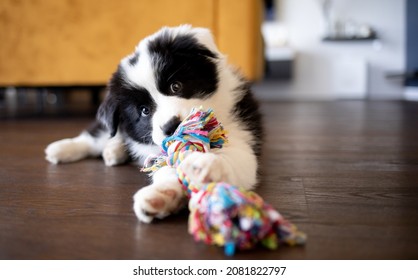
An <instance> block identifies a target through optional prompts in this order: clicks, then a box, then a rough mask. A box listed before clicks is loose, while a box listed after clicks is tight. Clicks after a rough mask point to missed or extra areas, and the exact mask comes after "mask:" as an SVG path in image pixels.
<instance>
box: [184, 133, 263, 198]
mask: <svg viewBox="0 0 418 280" xmlns="http://www.w3.org/2000/svg"><path fill="white" fill-rule="evenodd" d="M230 142H231V143H234V144H232V145H228V146H225V147H224V148H222V149H216V150H213V152H209V153H199V152H194V153H192V154H190V155H189V156H188V157H187V158H186V159H185V160H184V161H183V162H182V163H181V168H182V169H183V171H184V172H185V174H186V175H187V176H188V177H189V178H190V180H191V181H192V182H195V183H198V184H205V183H209V182H226V183H229V184H232V185H236V186H239V187H243V188H245V189H247V190H249V189H252V188H254V186H255V184H256V183H257V165H258V164H257V157H256V155H255V154H254V153H253V150H252V149H251V147H250V146H249V145H248V144H246V143H245V142H244V141H233V140H232V139H231V141H230Z"/></svg>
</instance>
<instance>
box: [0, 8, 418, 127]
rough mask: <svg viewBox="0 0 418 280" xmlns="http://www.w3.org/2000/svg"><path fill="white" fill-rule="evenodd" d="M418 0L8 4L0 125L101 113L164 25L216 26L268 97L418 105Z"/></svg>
mask: <svg viewBox="0 0 418 280" xmlns="http://www.w3.org/2000/svg"><path fill="white" fill-rule="evenodd" d="M417 14H418V1H416V0H264V1H263V0H198V1H195V0H177V1H170V0H152V1H151V0H120V1H112V0H102V1H99V0H88V1H84V0H63V1H53V0H2V1H1V2H0V42H1V43H0V118H3V119H4V118H19V117H28V116H51V115H52V116H57V115H80V114H82V115H94V113H95V110H96V108H97V106H98V104H99V103H100V100H101V99H102V98H103V94H104V92H105V86H106V83H107V81H108V79H109V77H110V75H111V74H112V72H113V71H114V70H115V69H116V67H117V65H118V63H119V61H120V59H121V58H122V57H124V56H125V55H127V54H129V53H131V52H132V51H133V50H134V47H135V45H136V44H137V43H138V42H139V41H140V39H141V38H143V37H145V36H147V35H149V34H151V33H153V32H155V31H157V30H158V29H159V28H161V27H162V26H165V25H168V26H174V25H179V24H184V23H189V24H192V25H194V26H203V27H208V28H210V29H211V30H212V32H213V34H214V36H215V38H216V42H217V44H218V46H219V48H220V50H221V51H222V52H224V53H225V54H226V55H227V56H228V59H229V61H230V62H231V63H232V64H235V65H236V66H238V67H239V68H241V70H242V72H243V73H244V74H245V76H246V77H247V78H248V79H250V80H251V81H252V83H253V88H254V92H255V94H256V95H257V97H258V98H259V99H261V100H291V101H294V100H295V101H306V100H309V101H312V100H318V101H319V100H322V101H323V100H340V99H355V100H418V87H417V86H418V51H416V50H418V31H417V30H418V17H417Z"/></svg>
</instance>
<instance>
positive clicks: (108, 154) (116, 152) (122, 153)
mask: <svg viewBox="0 0 418 280" xmlns="http://www.w3.org/2000/svg"><path fill="white" fill-rule="evenodd" d="M102 157H103V160H104V162H105V164H106V165H107V166H115V165H118V164H122V163H124V162H126V161H127V160H128V157H129V156H128V153H127V152H126V149H125V146H124V145H123V144H122V143H121V142H120V141H112V140H109V141H108V142H107V143H106V146H105V147H104V149H103V152H102Z"/></svg>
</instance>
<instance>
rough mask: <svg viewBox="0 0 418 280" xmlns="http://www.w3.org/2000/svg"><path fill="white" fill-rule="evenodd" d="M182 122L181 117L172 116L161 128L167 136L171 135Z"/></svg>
mask: <svg viewBox="0 0 418 280" xmlns="http://www.w3.org/2000/svg"><path fill="white" fill-rule="evenodd" d="M180 123H181V121H180V118H179V117H177V116H176V117H172V118H171V119H170V120H169V121H168V122H166V123H165V124H164V125H163V126H162V127H161V130H162V131H163V132H164V134H165V135H166V136H171V135H173V133H174V131H176V129H177V127H178V126H179V124H180Z"/></svg>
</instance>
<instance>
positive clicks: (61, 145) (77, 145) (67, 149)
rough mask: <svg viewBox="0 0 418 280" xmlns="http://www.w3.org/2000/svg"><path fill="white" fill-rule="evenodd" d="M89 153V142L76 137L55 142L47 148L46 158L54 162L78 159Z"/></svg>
mask: <svg viewBox="0 0 418 280" xmlns="http://www.w3.org/2000/svg"><path fill="white" fill-rule="evenodd" d="M88 154H89V146H88V144H86V143H83V142H81V141H76V140H75V139H74V138H72V139H63V140H59V141H56V142H53V143H51V144H49V145H48V147H46V149H45V159H46V160H48V161H49V162H51V163H54V164H58V163H67V162H74V161H78V160H80V159H83V158H85V157H87V156H88Z"/></svg>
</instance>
